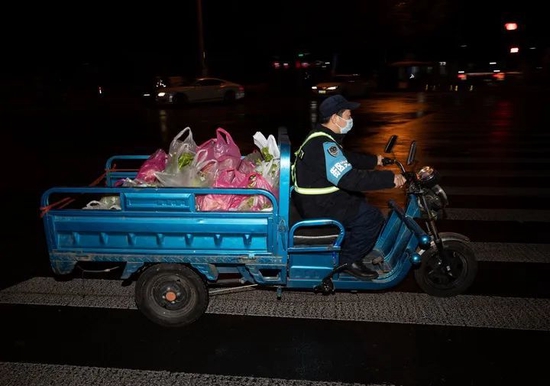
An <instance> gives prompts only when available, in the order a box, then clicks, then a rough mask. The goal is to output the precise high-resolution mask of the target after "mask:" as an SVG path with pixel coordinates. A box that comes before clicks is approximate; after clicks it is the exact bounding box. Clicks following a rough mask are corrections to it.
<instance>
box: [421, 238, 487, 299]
mask: <svg viewBox="0 0 550 386" xmlns="http://www.w3.org/2000/svg"><path fill="white" fill-rule="evenodd" d="M443 247H444V249H445V251H446V252H447V257H448V258H449V266H448V267H445V266H444V265H443V264H442V262H441V257H440V254H439V251H438V250H437V248H436V247H435V246H432V247H431V248H430V249H428V250H427V251H425V252H424V253H423V254H422V262H421V264H420V266H419V267H418V268H417V269H416V270H415V271H414V278H415V280H416V282H417V283H418V285H419V286H420V288H422V290H423V291H424V292H426V293H427V294H429V295H432V296H437V297H450V296H455V295H458V294H461V293H464V292H465V291H466V290H467V289H468V288H469V287H470V286H471V285H472V283H473V282H474V280H475V277H476V275H477V260H476V257H475V253H474V251H473V250H472V248H470V246H468V244H466V243H465V242H461V241H456V240H447V241H444V242H443Z"/></svg>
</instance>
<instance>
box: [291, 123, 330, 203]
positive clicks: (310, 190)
mask: <svg viewBox="0 0 550 386" xmlns="http://www.w3.org/2000/svg"><path fill="white" fill-rule="evenodd" d="M320 136H325V137H328V138H330V139H331V140H332V141H334V142H336V141H335V140H334V138H332V137H331V136H330V135H328V134H327V133H323V132H321V131H317V132H315V133H312V134H310V135H309V136H308V137H307V138H306V139H305V141H304V142H303V143H302V145H301V146H300V148H299V149H298V150H296V152H295V153H294V155H295V157H294V162H293V163H292V166H291V177H292V181H293V184H294V190H295V191H296V193H300V194H305V195H319V194H329V193H334V192H336V191H338V190H340V189H339V188H338V187H337V186H334V185H332V186H327V187H326V188H300V187H299V186H298V182H297V181H296V160H297V159H298V157H300V158H301V156H302V148H303V147H304V145H305V144H306V143H307V142H308V141H309V140H310V139H312V138H315V137H320Z"/></svg>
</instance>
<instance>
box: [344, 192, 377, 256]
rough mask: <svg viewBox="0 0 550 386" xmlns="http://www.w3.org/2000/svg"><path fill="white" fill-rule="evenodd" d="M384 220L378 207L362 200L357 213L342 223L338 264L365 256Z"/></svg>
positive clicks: (372, 245)
mask: <svg viewBox="0 0 550 386" xmlns="http://www.w3.org/2000/svg"><path fill="white" fill-rule="evenodd" d="M384 222H385V218H384V215H383V213H382V212H381V211H380V209H378V208H377V207H376V206H373V205H371V204H369V203H368V202H367V201H362V202H361V205H360V206H359V210H358V211H357V215H356V216H355V217H354V218H353V219H352V220H351V221H349V222H348V223H346V224H343V225H344V228H345V230H346V234H345V236H344V240H343V242H342V249H341V250H340V264H344V263H351V262H354V261H356V260H361V259H362V258H363V257H365V255H366V254H367V253H369V252H370V250H371V249H372V248H373V247H374V244H375V243H376V239H377V238H378V235H379V234H380V230H381V229H382V227H383V226H384Z"/></svg>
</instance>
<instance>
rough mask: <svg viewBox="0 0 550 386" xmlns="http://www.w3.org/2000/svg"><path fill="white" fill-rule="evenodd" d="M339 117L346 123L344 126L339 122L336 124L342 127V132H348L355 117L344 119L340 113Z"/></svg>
mask: <svg viewBox="0 0 550 386" xmlns="http://www.w3.org/2000/svg"><path fill="white" fill-rule="evenodd" d="M338 118H340V119H342V120H343V121H344V122H346V124H345V125H344V127H341V126H340V125H339V124H336V126H338V127H339V128H340V134H346V133H348V132H349V131H350V130H351V128H352V127H353V118H350V119H344V118H342V117H341V116H339V115H338Z"/></svg>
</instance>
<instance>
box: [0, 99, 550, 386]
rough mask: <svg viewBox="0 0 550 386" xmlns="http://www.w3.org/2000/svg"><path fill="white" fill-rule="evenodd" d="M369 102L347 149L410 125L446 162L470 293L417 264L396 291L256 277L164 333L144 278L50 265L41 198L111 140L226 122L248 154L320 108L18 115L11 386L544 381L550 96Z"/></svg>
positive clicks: (0, 296)
mask: <svg viewBox="0 0 550 386" xmlns="http://www.w3.org/2000/svg"><path fill="white" fill-rule="evenodd" d="M361 102H362V106H361V108H360V110H359V111H357V112H356V114H355V115H354V122H355V124H354V129H353V130H352V132H351V134H350V135H348V138H347V143H346V146H351V147H357V148H360V149H364V150H368V151H372V152H376V153H379V152H381V151H382V149H383V146H384V144H385V141H386V140H387V138H388V137H389V135H390V134H398V135H399V138H400V141H399V145H398V147H397V149H396V153H397V155H398V157H399V156H401V158H404V156H405V154H406V151H407V146H408V143H409V142H410V140H412V139H415V140H417V141H418V145H419V152H418V154H417V159H419V160H420V161H421V163H425V164H431V165H433V166H435V167H436V168H437V169H438V170H439V172H440V173H441V174H442V175H443V180H442V183H441V185H442V186H443V187H444V189H445V190H446V192H447V194H448V195H449V199H450V208H449V209H448V211H447V218H446V219H444V220H442V221H441V224H440V230H443V231H454V232H458V233H463V234H465V235H467V236H469V237H470V238H471V240H472V242H473V244H472V245H473V247H474V249H475V251H476V254H477V257H478V259H479V261H480V263H479V274H478V277H477V278H476V282H475V283H474V285H473V286H472V287H471V289H470V290H469V291H468V293H466V294H464V295H460V296H458V297H456V298H452V299H439V298H431V297H429V296H427V295H425V294H423V293H422V292H421V291H420V289H419V288H418V286H417V285H416V283H415V282H414V279H413V278H412V277H407V278H406V279H405V281H404V282H403V283H401V284H400V285H399V286H398V287H396V288H393V289H391V290H388V291H384V292H382V293H360V294H349V293H339V294H336V295H334V296H328V297H324V296H321V295H315V294H313V293H309V292H292V291H283V297H282V299H281V300H277V299H276V296H275V293H274V292H272V291H270V290H262V289H258V288H250V289H247V290H245V291H243V292H237V293H232V292H228V293H220V294H218V295H216V296H213V297H212V302H211V304H210V305H209V308H208V312H207V314H206V315H205V316H204V317H203V318H202V319H201V320H200V322H199V323H196V324H195V325H192V326H191V327H190V328H186V329H182V330H166V329H162V328H160V327H157V326H155V325H153V324H151V323H150V322H148V321H147V320H145V319H144V318H143V317H142V316H141V314H140V313H139V312H138V311H137V310H136V309H135V304H134V303H133V292H132V291H133V286H132V285H131V284H130V285H126V286H123V285H121V283H120V282H119V281H117V280H114V279H112V278H109V279H105V278H104V276H102V275H99V274H92V273H88V272H86V273H84V272H81V273H80V277H78V275H77V277H75V278H74V279H73V280H69V281H61V282H59V281H55V280H54V279H53V278H52V277H51V275H50V274H49V268H48V264H49V261H48V257H47V252H46V251H47V250H46V246H45V241H44V234H43V229H42V224H41V222H40V218H39V210H38V208H39V198H40V194H41V193H42V192H43V191H44V190H45V189H47V188H49V187H52V186H55V185H79V184H86V185H87V184H89V183H91V182H92V181H93V180H94V179H95V178H96V177H97V176H98V175H99V174H101V171H102V168H103V166H104V161H105V160H106V158H107V157H109V156H111V155H113V154H125V153H142V154H151V153H152V152H154V151H155V150H156V149H157V148H159V147H163V148H165V149H166V148H167V147H168V145H169V142H170V141H171V140H172V138H173V137H174V135H176V134H177V133H178V132H179V131H180V130H181V129H183V128H184V127H186V126H189V127H191V128H192V130H193V134H194V137H195V139H196V141H197V143H200V142H202V141H204V140H206V139H208V138H210V137H211V136H212V135H213V133H214V130H215V128H216V127H223V128H225V129H226V130H228V131H229V132H230V133H231V134H232V136H233V137H234V139H235V141H236V142H237V143H238V144H239V146H240V148H241V149H242V151H243V153H246V152H248V151H251V150H252V149H253V142H252V135H253V134H254V133H255V132H256V131H262V132H263V133H264V134H265V135H266V136H267V135H268V134H270V133H276V130H277V128H278V127H279V126H285V127H287V128H288V130H289V135H290V137H291V140H292V141H293V144H294V145H295V144H297V143H299V141H300V139H302V138H303V136H304V135H305V133H306V132H307V131H308V130H309V128H310V127H311V122H312V119H314V118H315V107H316V104H315V103H314V102H312V101H310V100H309V99H307V98H303V99H302V98H295V99H281V98H275V99H271V98H270V99H266V98H263V97H261V96H253V98H250V100H247V101H246V103H242V104H237V105H235V106H224V105H208V106H192V107H189V108H185V109H157V108H144V107H143V106H141V105H140V104H136V103H134V102H133V101H127V100H120V101H109V103H108V104H102V105H99V106H97V107H96V108H93V109H90V108H80V109H78V108H77V107H78V106H71V108H70V109H67V108H56V109H53V110H47V111H45V110H41V109H37V110H19V111H17V110H11V111H5V112H3V113H2V118H3V119H2V122H3V128H4V130H3V136H4V138H7V139H8V142H7V143H8V144H10V146H9V149H10V153H9V154H10V156H11V159H12V160H17V159H19V158H20V157H25V159H26V160H28V161H29V162H28V163H24V164H23V163H21V164H22V166H21V167H23V165H25V166H24V168H25V170H18V171H17V172H13V171H12V172H11V173H7V174H6V178H5V179H4V185H3V186H4V189H3V192H2V198H3V202H4V203H5V213H7V216H6V218H7V219H8V223H7V225H8V229H7V230H6V231H4V232H3V235H2V245H3V247H4V248H3V253H2V255H1V262H2V264H3V267H4V268H3V269H2V272H1V273H0V280H1V282H0V284H1V288H2V290H1V291H0V313H1V315H2V318H3V322H4V326H5V327H4V328H5V331H6V332H7V333H5V334H2V335H1V337H0V385H44V384H56V385H72V384H75V385H76V384H79V385H84V384H89V385H121V384H122V385H138V384H144V385H151V384H159V385H161V384H162V385H165V384H193V385H195V384H196V385H209V384H223V385H246V384H255V385H257V384H260V385H262V384H266V385H268V384H269V385H273V384H280V385H287V384H289V385H311V384H323V385H333V384H334V385H342V384H370V385H373V384H384V385H465V384H468V385H487V384H508V383H509V382H516V383H521V384H544V382H543V380H544V379H545V374H546V372H545V364H546V363H545V357H544V355H540V354H537V351H539V350H545V348H546V347H547V346H548V343H550V339H549V338H550V333H549V331H550V285H549V284H548V279H547V278H548V274H549V273H550V269H549V268H548V267H549V264H548V263H550V243H549V241H548V240H549V238H548V236H549V235H550V232H549V227H548V222H549V221H550V211H549V206H550V204H549V203H548V197H549V195H550V191H549V190H548V188H547V187H546V184H545V183H544V181H545V180H546V179H547V177H548V176H549V174H550V169H549V158H548V156H547V149H548V148H549V142H550V141H549V139H550V134H549V132H548V129H547V128H548V127H550V112H549V111H547V108H546V106H548V96H547V95H546V93H545V92H542V91H540V90H529V91H526V90H521V92H519V91H518V92H512V93H510V92H486V93H479V94H429V93H428V94H416V93H411V94H409V93H402V94H397V95H396V94H380V95H377V96H376V97H373V98H369V99H365V100H362V101H361ZM34 129H36V131H37V133H36V134H34V135H31V133H34V131H31V130H34ZM10 170H13V167H12V168H11V169H10ZM8 174H9V178H8V177H7V175H8ZM368 197H369V200H370V201H371V202H373V203H375V204H376V205H378V206H380V207H381V208H382V209H384V208H386V202H387V200H388V199H389V198H394V199H396V200H403V199H404V197H403V196H402V194H401V193H400V192H399V191H397V190H388V191H383V192H377V193H373V194H369V195H368ZM82 277H84V278H86V280H81V278H82Z"/></svg>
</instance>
